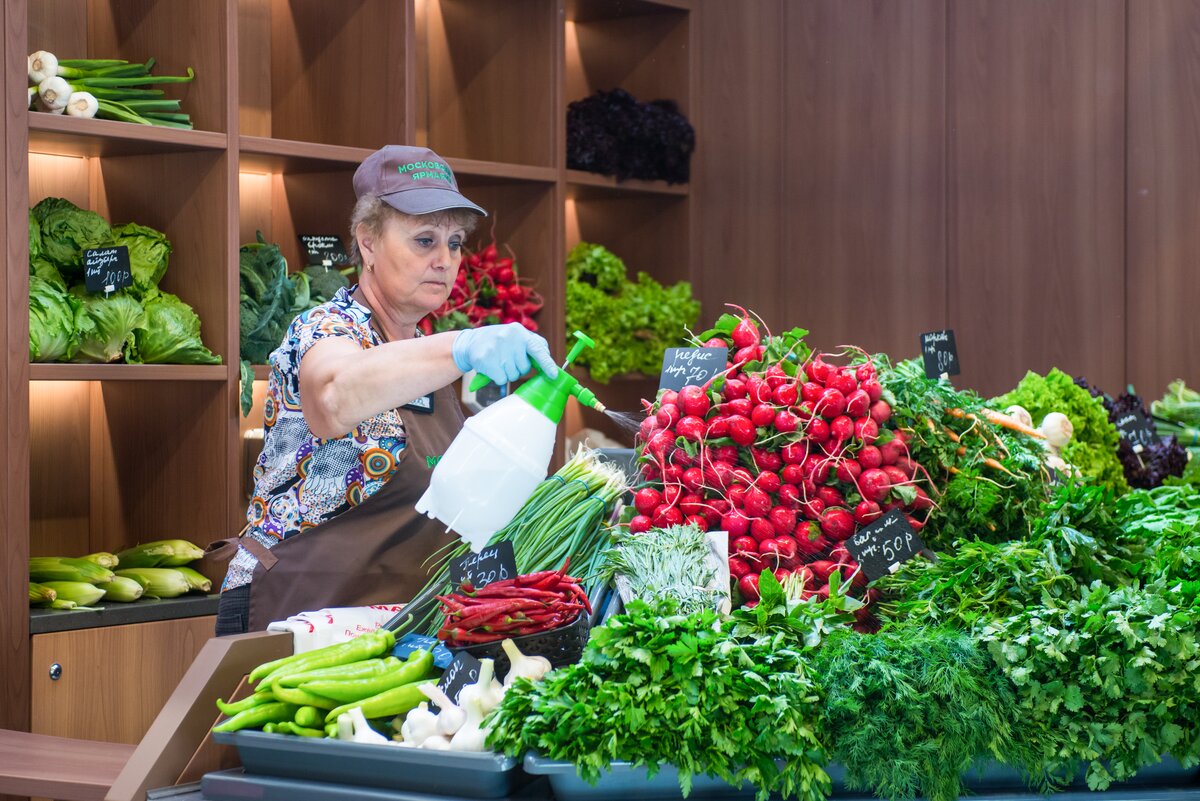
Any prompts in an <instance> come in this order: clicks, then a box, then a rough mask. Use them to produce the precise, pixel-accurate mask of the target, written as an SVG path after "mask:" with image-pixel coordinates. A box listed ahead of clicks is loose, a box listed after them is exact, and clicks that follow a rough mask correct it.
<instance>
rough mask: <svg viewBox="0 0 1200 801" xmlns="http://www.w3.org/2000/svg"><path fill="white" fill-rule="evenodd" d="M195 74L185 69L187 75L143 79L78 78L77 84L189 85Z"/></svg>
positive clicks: (148, 76)
mask: <svg viewBox="0 0 1200 801" xmlns="http://www.w3.org/2000/svg"><path fill="white" fill-rule="evenodd" d="M195 77H196V72H195V71H194V70H193V69H192V68H191V67H188V68H187V75H186V76H184V75H147V76H145V77H143V78H105V77H99V78H80V79H79V83H81V84H83V85H84V86H87V87H100V88H108V89H111V88H115V87H119V86H144V85H146V84H152V83H190V82H191V81H192V80H193V79H194V78H195Z"/></svg>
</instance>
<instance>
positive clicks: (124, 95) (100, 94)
mask: <svg viewBox="0 0 1200 801" xmlns="http://www.w3.org/2000/svg"><path fill="white" fill-rule="evenodd" d="M71 88H72V89H73V90H75V91H76V92H91V93H92V94H93V95H95V96H96V98H97V99H98V100H116V101H119V102H122V103H125V102H128V101H130V100H158V99H161V98H162V96H163V95H164V94H166V92H164V91H163V90H162V89H133V88H130V87H125V88H123V89H107V88H105V87H102V86H84V85H83V84H81V83H72V84H71Z"/></svg>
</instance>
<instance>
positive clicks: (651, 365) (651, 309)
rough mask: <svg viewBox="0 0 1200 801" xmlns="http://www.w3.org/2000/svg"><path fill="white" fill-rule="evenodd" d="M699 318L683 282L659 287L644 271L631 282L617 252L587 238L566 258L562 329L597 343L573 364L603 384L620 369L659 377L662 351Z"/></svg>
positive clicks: (697, 305)
mask: <svg viewBox="0 0 1200 801" xmlns="http://www.w3.org/2000/svg"><path fill="white" fill-rule="evenodd" d="M699 316H700V302H699V301H698V300H695V299H694V298H693V297H692V286H691V284H689V283H688V282H687V281H680V282H679V283H677V284H674V285H672V286H663V285H662V284H660V283H658V282H657V281H655V280H654V279H653V278H651V277H650V276H649V275H647V274H646V273H643V272H639V273H638V274H637V279H636V280H634V281H631V280H629V278H627V277H626V270H625V264H624V262H622V261H621V259H619V258H618V257H617V256H616V254H614V253H613V252H612V251H610V250H608V249H607V248H605V247H603V246H601V245H594V244H591V243H588V242H580V243H579V244H578V245H576V246H575V248H574V249H573V250H572V251H571V253H570V254H569V255H568V256H567V326H566V328H567V331H568V332H571V331H583V332H585V333H586V334H587V335H588V336H590V337H591V338H592V339H594V340H596V342H597V343H598V345H597V347H596V348H595V349H593V350H588V351H585V352H584V353H582V354H580V356H579V358H578V359H577V361H576V363H577V364H579V365H582V366H585V367H587V368H588V370H589V371H590V372H591V377H592V378H593V379H594V380H596V381H599V382H600V383H602V384H603V383H608V380H609V379H610V378H612V377H613V376H614V375H619V374H621V373H643V374H645V375H658V373H659V370H661V369H662V358H663V350H665V349H666V348H669V347H675V346H679V345H682V344H683V339H684V336H685V332H686V329H689V328H691V327H693V326H695V324H696V320H697V319H698V318H699Z"/></svg>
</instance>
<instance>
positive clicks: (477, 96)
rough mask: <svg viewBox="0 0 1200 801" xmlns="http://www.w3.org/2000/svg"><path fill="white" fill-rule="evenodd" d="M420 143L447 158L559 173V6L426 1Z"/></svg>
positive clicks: (510, 0) (542, 1)
mask: <svg viewBox="0 0 1200 801" xmlns="http://www.w3.org/2000/svg"><path fill="white" fill-rule="evenodd" d="M416 9H417V19H416V28H417V47H418V52H419V54H420V55H419V57H418V58H417V60H416V61H417V70H418V76H417V80H416V83H417V88H418V92H419V93H420V94H419V97H418V100H417V103H416V116H417V119H416V139H415V141H416V142H417V143H418V144H427V145H428V146H429V147H431V148H432V149H433V150H435V151H436V152H437V153H438V154H439V155H441V156H442V157H444V158H452V157H457V158H465V159H476V160H479V161H494V162H504V163H512V164H531V165H537V166H543V167H553V166H554V164H555V158H556V155H555V147H556V135H555V134H556V131H557V130H558V127H557V126H558V120H557V119H556V117H557V111H556V107H555V104H556V102H557V101H556V98H557V96H558V92H557V84H556V79H555V75H556V74H557V71H558V65H557V58H556V57H557V54H558V52H559V46H558V44H557V43H558V41H559V36H560V33H559V30H560V20H559V17H558V11H557V3H555V2H554V1H553V0H505V2H503V3H495V2H491V1H490V0H420V1H419V2H418V3H417V4H416Z"/></svg>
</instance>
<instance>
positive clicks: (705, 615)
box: [488, 600, 830, 801]
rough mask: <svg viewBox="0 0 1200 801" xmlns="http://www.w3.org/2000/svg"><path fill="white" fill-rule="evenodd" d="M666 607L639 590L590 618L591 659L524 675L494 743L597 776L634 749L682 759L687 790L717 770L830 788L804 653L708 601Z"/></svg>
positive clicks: (730, 777) (502, 713)
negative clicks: (599, 621)
mask: <svg viewBox="0 0 1200 801" xmlns="http://www.w3.org/2000/svg"><path fill="white" fill-rule="evenodd" d="M665 610H666V612H667V613H666V614H665V615H662V616H660V615H659V614H658V613H656V612H655V610H653V609H651V607H649V606H648V605H647V604H645V603H644V602H642V601H640V600H634V601H632V602H631V603H630V605H629V608H628V611H627V612H626V613H625V614H622V615H617V616H615V617H613V618H612V619H610V620H609V621H608V622H607V623H606V624H605V625H604V626H601V627H600V628H597V629H593V630H592V636H591V640H589V642H588V645H587V648H586V650H585V652H584V656H583V661H582V662H580V663H578V664H575V665H570V666H568V667H566V668H561V669H559V670H554V671H552V672H550V673H548V674H547V675H546V676H545V677H544V678H543V679H541V680H540V681H538V682H536V683H530V682H529V681H526V680H518V681H516V682H515V683H514V684H513V686H512V687H511V688H510V689H509V691H508V692H507V693H506V694H505V696H504V701H503V702H502V703H501V705H500V707H499V708H498V709H497V710H496V711H495V712H494V713H493V714H492V717H491V719H490V721H489V722H490V724H491V725H492V726H493V729H492V732H491V734H490V736H489V738H488V745H489V747H491V748H493V749H495V750H497V751H503V752H504V753H506V754H509V755H510V756H518V755H520V754H521V753H522V752H524V751H526V750H535V751H538V752H539V753H541V754H543V755H545V756H547V757H549V758H551V759H559V760H566V761H569V762H573V763H574V764H575V765H576V767H577V768H578V770H579V774H580V776H582V777H583V778H584V779H585V780H587V781H589V782H593V783H594V782H596V781H597V780H598V779H599V777H600V774H601V772H602V771H604V770H606V769H607V768H608V766H609V765H610V763H612V762H614V761H619V760H628V761H630V762H632V763H634V764H636V765H645V766H647V767H648V768H649V770H650V773H651V775H653V774H654V773H655V772H657V770H658V768H659V766H660V765H662V764H664V763H669V764H673V765H675V766H676V767H678V769H679V783H680V788H681V790H682V791H683V793H684V794H685V795H686V794H688V793H689V792H690V791H691V783H692V776H694V775H701V774H708V775H712V776H718V777H720V778H722V779H724V780H725V781H727V782H729V783H730V784H733V785H738V784H741V783H742V782H749V783H751V784H753V785H754V786H755V787H756V788H757V790H758V799H759V801H766V799H767V797H768V796H769V795H770V794H771V793H782V794H783V795H784V796H786V797H797V798H800V799H803V801H821V799H824V798H825V797H826V796H827V795H828V794H829V791H830V780H829V777H828V775H826V773H825V771H824V768H823V765H824V764H825V752H824V749H823V748H822V745H821V740H820V735H819V731H818V712H819V698H818V696H817V689H816V685H815V683H814V682H813V680H812V679H811V678H810V677H809V676H808V675H807V673H806V671H805V668H804V665H803V663H802V661H801V657H800V654H799V653H797V652H796V651H793V650H790V649H789V648H787V647H764V646H762V645H759V644H757V643H756V642H754V641H749V642H742V641H739V640H738V639H736V638H734V637H733V636H731V635H730V634H728V633H726V632H725V631H723V630H721V629H720V628H719V627H718V623H717V616H716V614H715V613H714V612H712V611H709V610H705V611H702V612H698V613H696V614H693V615H690V616H682V615H678V614H673V612H672V610H671V609H670V607H669V606H668V607H666V608H665Z"/></svg>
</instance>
